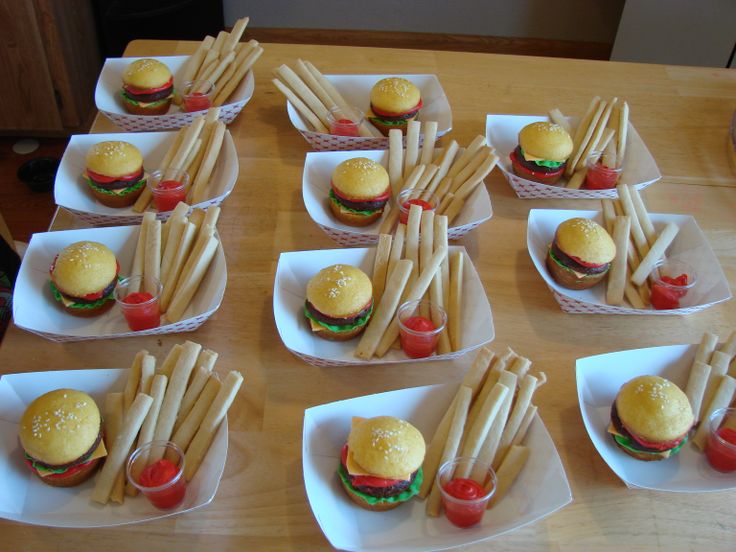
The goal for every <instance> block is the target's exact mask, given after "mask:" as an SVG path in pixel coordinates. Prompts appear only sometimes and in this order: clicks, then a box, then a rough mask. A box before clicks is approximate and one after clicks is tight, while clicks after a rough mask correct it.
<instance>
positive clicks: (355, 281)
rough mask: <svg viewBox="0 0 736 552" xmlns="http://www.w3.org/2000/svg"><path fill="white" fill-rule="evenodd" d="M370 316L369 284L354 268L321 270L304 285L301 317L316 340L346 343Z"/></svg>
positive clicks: (370, 292) (335, 267)
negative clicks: (305, 287)
mask: <svg viewBox="0 0 736 552" xmlns="http://www.w3.org/2000/svg"><path fill="white" fill-rule="evenodd" d="M372 313H373V284H371V279H370V278H368V276H367V275H366V273H365V272H363V271H362V270H360V269H359V268H356V267H354V266H350V265H345V264H336V265H332V266H328V267H327V268H323V269H322V270H320V271H319V272H318V273H317V274H315V275H314V276H313V277H312V279H311V280H309V283H308V284H307V298H306V301H305V302H304V315H305V316H306V317H307V319H308V320H309V324H310V327H311V329H312V331H313V332H314V334H315V335H316V336H317V337H321V338H323V339H328V340H331V341H346V340H348V339H351V338H353V337H355V336H356V335H358V334H360V333H361V332H362V331H363V330H364V329H365V326H366V324H368V320H370V317H371V314H372Z"/></svg>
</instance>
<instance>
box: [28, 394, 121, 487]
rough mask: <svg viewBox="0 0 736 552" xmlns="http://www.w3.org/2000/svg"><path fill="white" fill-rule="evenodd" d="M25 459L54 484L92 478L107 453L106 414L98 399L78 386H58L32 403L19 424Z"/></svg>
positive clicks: (68, 484)
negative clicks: (103, 435) (77, 387)
mask: <svg viewBox="0 0 736 552" xmlns="http://www.w3.org/2000/svg"><path fill="white" fill-rule="evenodd" d="M18 437H19V438H20V444H21V446H22V447H23V452H24V460H25V463H26V465H27V466H28V467H29V468H30V469H31V471H32V472H33V473H34V474H35V475H36V476H38V477H39V479H41V481H43V482H44V483H46V484H47V485H51V486H52V487H73V486H74V485H79V484H80V483H82V482H83V481H86V480H87V479H89V478H90V477H91V476H92V475H93V474H94V472H95V470H96V469H97V464H98V463H99V461H100V459H101V458H102V457H104V456H106V455H107V451H106V450H105V444H104V443H103V441H102V417H101V416H100V411H99V409H98V408H97V405H96V404H95V401H94V399H92V397H90V396H89V395H88V394H87V393H83V392H82V391H76V390H74V389H57V390H55V391H50V392H48V393H46V394H45V395H41V396H40V397H38V398H36V399H35V400H34V401H33V402H31V404H29V405H28V408H26V410H25V412H24V413H23V416H22V417H21V419H20V423H19V424H18Z"/></svg>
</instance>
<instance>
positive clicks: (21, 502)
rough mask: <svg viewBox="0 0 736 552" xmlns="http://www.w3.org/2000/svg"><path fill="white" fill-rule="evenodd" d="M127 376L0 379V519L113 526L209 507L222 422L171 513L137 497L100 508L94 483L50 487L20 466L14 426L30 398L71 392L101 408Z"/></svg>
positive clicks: (222, 452)
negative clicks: (95, 501) (83, 394)
mask: <svg viewBox="0 0 736 552" xmlns="http://www.w3.org/2000/svg"><path fill="white" fill-rule="evenodd" d="M127 372H128V370H127V369H107V370H65V371H59V372H31V373H26V374H9V375H4V376H2V378H0V489H2V492H1V493H0V518H4V519H9V520H13V521H19V522H21V523H30V524H32V525H45V526H48V527H69V528H83V527H112V526H115V525H125V524H129V523H140V522H142V521H151V520H154V519H161V518H165V517H169V516H173V515H177V514H182V513H184V512H191V511H193V510H196V509H198V508H202V507H203V506H206V505H207V504H209V503H210V502H212V499H213V498H214V497H215V493H216V492H217V487H218V486H219V485H220V478H221V477H222V472H223V470H224V469H225V459H226V458H227V438H228V436H227V428H228V426H227V417H226V418H225V419H224V420H223V423H222V425H221V426H220V428H219V429H218V431H217V433H216V434H215V438H214V439H213V441H212V446H211V447H210V450H209V451H208V452H207V455H206V456H205V458H204V461H203V462H202V465H201V466H200V467H199V470H197V474H196V475H195V476H194V478H193V479H192V480H191V481H190V482H189V483H188V485H187V495H186V498H185V499H184V503H183V504H182V505H181V506H179V507H178V508H176V509H174V510H172V511H162V510H158V509H156V508H154V507H153V506H151V505H150V504H149V502H148V500H146V499H145V498H144V497H142V496H138V497H135V498H132V497H126V499H125V503H124V504H122V505H117V504H110V505H107V506H104V507H102V506H99V505H97V504H93V503H92V502H91V500H90V497H91V495H92V489H93V488H94V478H92V479H90V480H88V481H86V482H85V483H82V484H81V485H78V486H76V487H69V488H60V487H50V486H48V485H46V484H44V483H42V482H41V481H39V480H38V478H37V477H36V476H35V475H33V474H32V473H31V471H30V470H29V469H28V468H27V467H26V465H25V464H24V462H23V449H21V447H20V443H19V442H18V422H19V420H20V418H21V416H22V415H23V412H24V411H25V409H26V407H27V406H28V404H30V403H31V401H32V400H33V399H35V398H36V397H38V396H39V395H42V394H44V393H46V392H48V391H52V390H54V389H61V388H72V389H79V390H80V391H85V392H86V393H89V394H90V395H91V396H92V397H93V398H94V399H95V402H97V405H98V406H99V407H100V408H102V405H103V404H104V399H105V394H106V393H108V392H110V391H122V390H123V388H124V387H125V380H126V379H127ZM0 548H1V547H0Z"/></svg>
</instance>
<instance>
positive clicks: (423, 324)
mask: <svg viewBox="0 0 736 552" xmlns="http://www.w3.org/2000/svg"><path fill="white" fill-rule="evenodd" d="M398 318H399V338H400V340H401V348H402V349H403V350H404V353H405V354H406V356H408V357H409V358H425V357H428V356H430V355H432V353H434V351H435V349H436V348H437V343H438V342H439V339H440V334H441V333H442V331H443V330H444V329H445V325H446V324H447V313H446V312H445V309H443V308H442V307H440V306H439V305H437V304H435V303H432V302H431V301H427V300H422V301H407V302H406V303H404V304H402V305H401V306H400V307H399V310H398Z"/></svg>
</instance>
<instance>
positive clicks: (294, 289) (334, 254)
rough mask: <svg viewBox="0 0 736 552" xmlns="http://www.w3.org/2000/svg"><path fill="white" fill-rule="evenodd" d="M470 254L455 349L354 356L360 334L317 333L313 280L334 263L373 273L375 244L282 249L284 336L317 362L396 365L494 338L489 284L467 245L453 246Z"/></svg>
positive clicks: (277, 309) (279, 301)
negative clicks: (311, 305) (309, 312)
mask: <svg viewBox="0 0 736 552" xmlns="http://www.w3.org/2000/svg"><path fill="white" fill-rule="evenodd" d="M453 251H462V252H463V254H464V255H465V261H464V262H465V264H464V266H465V269H464V273H463V274H464V277H463V289H464V292H463V313H464V315H463V323H462V332H463V336H464V338H463V345H464V347H463V348H462V349H461V350H459V351H455V352H452V353H448V354H444V355H434V356H431V357H428V358H422V359H411V358H407V356H406V355H405V354H404V352H403V351H401V350H396V349H392V350H390V351H389V352H387V353H386V356H384V357H383V358H376V357H374V358H372V359H371V360H367V361H366V360H360V359H357V358H355V356H354V355H353V353H354V351H355V348H356V347H357V345H358V341H359V340H360V337H356V338H355V339H351V340H349V341H327V340H325V339H322V338H320V337H316V336H314V335H313V333H312V331H311V329H310V327H309V324H308V320H307V318H306V317H305V316H304V312H303V311H304V300H305V296H306V290H307V283H308V282H309V280H310V278H311V277H312V276H314V275H315V274H316V273H317V272H319V271H320V270H321V269H323V268H325V267H327V266H330V265H333V264H338V263H342V264H349V265H353V266H357V267H358V268H360V269H361V270H363V272H365V273H366V274H368V275H370V274H372V273H373V257H374V255H375V248H371V249H368V248H355V249H324V250H319V251H295V252H291V253H282V254H281V256H280V257H279V263H278V266H277V267H276V281H275V282H274V289H273V315H274V318H275V319H276V328H277V329H278V331H279V335H280V336H281V341H283V343H284V345H285V346H286V348H287V349H289V350H290V351H291V352H292V353H294V354H295V355H296V356H298V357H299V358H301V359H302V360H304V361H305V362H308V363H310V364H314V365H316V366H346V365H364V366H365V365H368V364H390V363H397V362H427V361H433V360H447V359H451V358H457V357H459V356H462V355H464V354H466V353H467V352H469V351H472V350H473V349H476V348H478V347H480V346H482V345H485V344H486V343H489V342H490V341H492V340H493V338H494V336H495V330H494V328H493V315H492V314H491V306H490V305H489V304H488V299H487V297H486V293H485V290H484V289H483V283H482V282H481V281H480V277H479V276H478V273H477V272H476V271H475V267H474V266H473V262H472V260H471V259H470V257H469V256H468V254H467V252H466V251H465V248H464V247H460V246H450V252H451V253H452V252H453Z"/></svg>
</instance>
